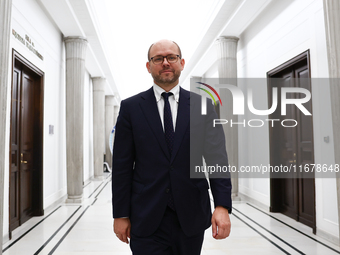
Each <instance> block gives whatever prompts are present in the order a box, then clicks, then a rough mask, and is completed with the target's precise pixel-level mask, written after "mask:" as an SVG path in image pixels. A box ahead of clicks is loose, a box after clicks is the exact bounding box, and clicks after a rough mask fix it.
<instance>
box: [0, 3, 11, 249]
mask: <svg viewBox="0 0 340 255" xmlns="http://www.w3.org/2000/svg"><path fill="white" fill-rule="evenodd" d="M11 16H12V0H1V1H0V32H1V34H0V247H2V235H3V234H2V231H3V217H4V214H3V210H4V209H3V204H4V174H5V158H6V157H7V156H8V155H6V154H5V148H6V147H7V146H8V144H6V113H7V91H8V90H7V87H8V85H9V77H8V67H9V57H10V52H11V51H10V48H9V47H10V46H9V42H10V36H11V34H12V33H11V20H12V19H11ZM0 254H2V251H1V250H0Z"/></svg>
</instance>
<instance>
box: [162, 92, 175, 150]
mask: <svg viewBox="0 0 340 255" xmlns="http://www.w3.org/2000/svg"><path fill="white" fill-rule="evenodd" d="M172 95H173V94H172V93H171V92H169V93H166V92H163V93H162V97H163V98H164V134H165V140H166V143H167V145H168V148H169V151H170V155H171V153H172V148H173V147H174V137H175V132H174V124H173V122H172V115H171V108H170V104H169V96H172Z"/></svg>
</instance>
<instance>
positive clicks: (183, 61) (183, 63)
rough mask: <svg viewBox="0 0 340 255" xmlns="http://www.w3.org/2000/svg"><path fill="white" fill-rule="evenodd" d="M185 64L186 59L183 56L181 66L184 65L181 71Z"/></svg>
mask: <svg viewBox="0 0 340 255" xmlns="http://www.w3.org/2000/svg"><path fill="white" fill-rule="evenodd" d="M184 65H185V60H184V58H182V59H181V67H182V70H181V71H183V69H184Z"/></svg>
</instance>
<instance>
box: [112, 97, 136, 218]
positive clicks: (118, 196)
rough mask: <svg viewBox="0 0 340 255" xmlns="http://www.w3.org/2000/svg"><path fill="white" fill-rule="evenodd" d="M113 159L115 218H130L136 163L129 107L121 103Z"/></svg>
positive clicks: (113, 205)
mask: <svg viewBox="0 0 340 255" xmlns="http://www.w3.org/2000/svg"><path fill="white" fill-rule="evenodd" d="M115 133H116V134H115V139H114V147H113V156H112V157H113V158H112V208H113V218H123V217H129V216H130V200H131V183H132V173H133V166H134V161H135V145H134V141H133V133H132V123H131V118H130V114H129V105H128V104H127V102H126V101H122V102H121V106H120V111H119V115H118V118H117V123H116V129H115Z"/></svg>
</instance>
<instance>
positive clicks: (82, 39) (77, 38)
mask: <svg viewBox="0 0 340 255" xmlns="http://www.w3.org/2000/svg"><path fill="white" fill-rule="evenodd" d="M64 42H65V43H69V42H83V43H87V39H86V38H85V37H82V36H68V37H65V38H64Z"/></svg>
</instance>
